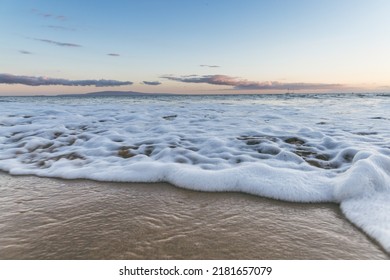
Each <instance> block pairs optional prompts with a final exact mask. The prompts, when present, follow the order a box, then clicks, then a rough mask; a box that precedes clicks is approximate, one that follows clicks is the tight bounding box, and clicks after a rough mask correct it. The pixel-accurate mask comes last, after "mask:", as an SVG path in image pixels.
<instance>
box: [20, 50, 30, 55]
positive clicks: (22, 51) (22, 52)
mask: <svg viewBox="0 0 390 280" xmlns="http://www.w3.org/2000/svg"><path fill="white" fill-rule="evenodd" d="M19 52H20V53H21V54H33V53H32V52H29V51H25V50H20V51H19Z"/></svg>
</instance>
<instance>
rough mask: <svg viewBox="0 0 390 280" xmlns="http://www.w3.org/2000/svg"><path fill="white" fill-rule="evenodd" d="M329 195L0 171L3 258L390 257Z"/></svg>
mask: <svg viewBox="0 0 390 280" xmlns="http://www.w3.org/2000/svg"><path fill="white" fill-rule="evenodd" d="M388 258H389V256H388V255H387V254H386V253H385V252H384V251H383V250H382V249H381V248H380V247H379V246H378V245H377V244H376V243H375V242H374V241H372V240H370V239H369V238H368V237H367V236H366V235H364V234H363V233H362V232H361V231H360V230H358V229H357V228H355V227H354V226H353V225H351V224H350V223H349V222H348V221H346V220H345V219H344V218H343V216H342V214H341V212H340V210H339V208H338V207H337V206H336V205H333V204H301V203H287V202H280V201H275V200H269V199H264V198H260V197H254V196H250V195H245V194H239V193H204V192H194V191H189V190H184V189H179V188H175V187H172V186H170V185H167V184H161V183H159V184H128V183H101V182H93V181H86V180H67V181H64V180H58V179H48V178H39V177H31V176H17V177H15V176H10V175H6V174H0V259H388Z"/></svg>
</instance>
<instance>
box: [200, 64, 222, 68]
mask: <svg viewBox="0 0 390 280" xmlns="http://www.w3.org/2000/svg"><path fill="white" fill-rule="evenodd" d="M199 66H200V67H208V68H219V67H221V66H219V65H208V64H201V65H199Z"/></svg>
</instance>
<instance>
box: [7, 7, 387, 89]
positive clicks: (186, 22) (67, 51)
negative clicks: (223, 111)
mask: <svg viewBox="0 0 390 280" xmlns="http://www.w3.org/2000/svg"><path fill="white" fill-rule="evenodd" d="M389 15H390V1H388V0H354V1H353V0H326V1H313V0H295V1H292V0H289V1H288V0H286V1H283V0H239V1H238V0H196V1H194V0H186V1H183V0H142V1H140V0H139V1H136V0H110V1H103V0H102V1H99V0H77V1H76V0H66V1H65V0H64V1H50V0H1V5H0V34H1V36H0V95H10V94H12V95H30V94H63V93H85V92H93V91H103V90H121V91H140V92H153V93H188V94H192V93H200V94H206V93H224V94H227V93H280V92H286V91H287V90H290V91H294V92H315V93H317V92H369V91H374V92H389V91H390V16H389Z"/></svg>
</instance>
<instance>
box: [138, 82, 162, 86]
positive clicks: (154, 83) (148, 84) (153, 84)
mask: <svg viewBox="0 0 390 280" xmlns="http://www.w3.org/2000/svg"><path fill="white" fill-rule="evenodd" d="M141 84H144V85H147V86H158V85H161V82H158V81H151V82H149V81H143V82H142V83H141Z"/></svg>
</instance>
